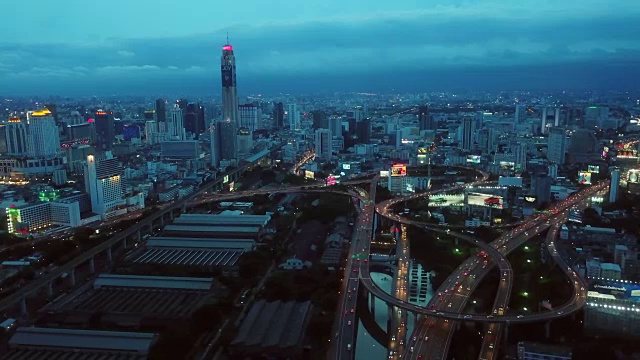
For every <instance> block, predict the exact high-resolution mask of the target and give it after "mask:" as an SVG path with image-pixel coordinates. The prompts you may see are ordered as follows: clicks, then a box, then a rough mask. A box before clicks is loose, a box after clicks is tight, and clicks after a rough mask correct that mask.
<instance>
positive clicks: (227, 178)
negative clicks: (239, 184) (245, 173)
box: [222, 175, 229, 184]
mask: <svg viewBox="0 0 640 360" xmlns="http://www.w3.org/2000/svg"><path fill="white" fill-rule="evenodd" d="M228 182H229V175H225V176H224V179H222V183H223V184H226V183H228Z"/></svg>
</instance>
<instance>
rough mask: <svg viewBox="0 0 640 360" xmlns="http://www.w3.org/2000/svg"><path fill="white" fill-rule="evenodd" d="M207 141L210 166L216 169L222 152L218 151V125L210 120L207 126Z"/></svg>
mask: <svg viewBox="0 0 640 360" xmlns="http://www.w3.org/2000/svg"><path fill="white" fill-rule="evenodd" d="M209 141H210V143H209V151H210V156H211V166H213V167H215V168H217V167H219V166H220V159H221V158H220V156H221V155H222V154H221V153H222V150H221V149H220V125H219V124H218V123H217V122H216V121H215V120H211V125H209Z"/></svg>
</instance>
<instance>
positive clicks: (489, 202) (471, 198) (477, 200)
mask: <svg viewBox="0 0 640 360" xmlns="http://www.w3.org/2000/svg"><path fill="white" fill-rule="evenodd" d="M467 204H468V205H474V206H485V207H491V208H496V209H502V208H503V206H504V199H503V198H502V196H497V195H491V194H481V193H469V194H468V195H467Z"/></svg>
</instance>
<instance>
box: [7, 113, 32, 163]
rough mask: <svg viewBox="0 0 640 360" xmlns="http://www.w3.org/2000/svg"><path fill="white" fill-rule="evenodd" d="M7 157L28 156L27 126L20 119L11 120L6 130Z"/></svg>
mask: <svg viewBox="0 0 640 360" xmlns="http://www.w3.org/2000/svg"><path fill="white" fill-rule="evenodd" d="M5 139H6V142H7V155H9V156H26V155H27V154H28V143H29V136H28V134H27V124H26V123H25V122H24V121H22V120H20V118H9V122H8V123H7V126H6V128H5Z"/></svg>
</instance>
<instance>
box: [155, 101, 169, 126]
mask: <svg viewBox="0 0 640 360" xmlns="http://www.w3.org/2000/svg"><path fill="white" fill-rule="evenodd" d="M154 105H155V106H154V110H155V111H156V120H157V121H158V122H162V123H163V122H166V121H167V105H166V101H164V100H163V99H158V100H156V102H155V104H154Z"/></svg>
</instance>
